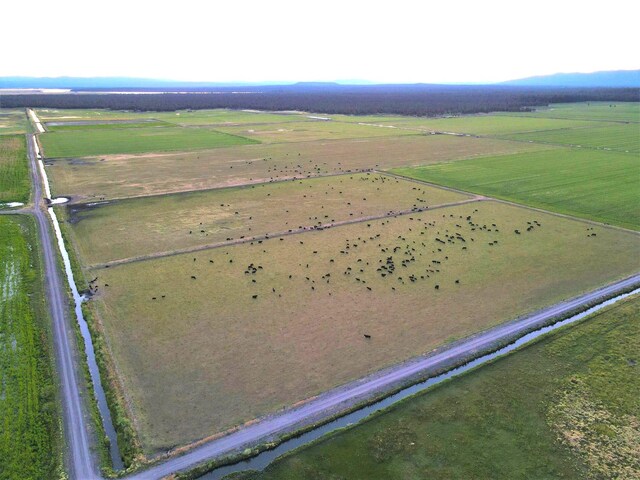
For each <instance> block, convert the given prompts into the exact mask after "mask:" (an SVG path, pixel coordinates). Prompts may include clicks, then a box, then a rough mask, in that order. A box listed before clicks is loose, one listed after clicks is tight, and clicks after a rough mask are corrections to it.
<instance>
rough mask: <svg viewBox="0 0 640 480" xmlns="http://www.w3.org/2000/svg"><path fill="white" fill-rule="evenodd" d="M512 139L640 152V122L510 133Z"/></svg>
mask: <svg viewBox="0 0 640 480" xmlns="http://www.w3.org/2000/svg"><path fill="white" fill-rule="evenodd" d="M508 138H512V139H514V140H535V141H536V142H543V143H550V144H557V145H561V144H562V145H572V146H573V145H579V146H582V147H590V148H597V149H604V150H616V151H619V152H626V153H635V154H638V153H640V124H637V123H630V124H628V125H624V124H623V125H607V126H597V127H592V128H584V129H571V130H550V131H544V132H533V133H520V134H517V135H510V136H509V137H508Z"/></svg>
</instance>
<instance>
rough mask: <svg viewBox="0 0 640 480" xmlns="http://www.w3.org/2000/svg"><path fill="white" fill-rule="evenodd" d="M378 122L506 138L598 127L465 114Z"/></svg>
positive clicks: (545, 119) (560, 121)
mask: <svg viewBox="0 0 640 480" xmlns="http://www.w3.org/2000/svg"><path fill="white" fill-rule="evenodd" d="M372 123H375V122H372ZM379 123H380V124H382V125H394V126H396V127H398V128H399V129H403V130H404V131H407V132H410V131H412V130H413V131H414V133H415V131H437V132H455V133H467V134H472V135H507V134H513V133H520V132H536V131H546V130H558V129H579V128H585V127H592V126H595V125H599V123H597V122H592V121H583V120H558V119H554V118H533V117H531V118H529V117H507V116H503V115H465V116H460V117H444V118H430V117H419V118H415V117H413V118H412V117H400V118H399V119H397V120H394V119H389V120H383V121H380V122H379ZM370 128H375V127H370ZM405 129H408V130H405Z"/></svg>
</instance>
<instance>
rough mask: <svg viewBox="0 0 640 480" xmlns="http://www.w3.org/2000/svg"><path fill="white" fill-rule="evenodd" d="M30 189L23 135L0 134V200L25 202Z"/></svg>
mask: <svg viewBox="0 0 640 480" xmlns="http://www.w3.org/2000/svg"><path fill="white" fill-rule="evenodd" d="M30 191H31V183H30V181H29V165H28V164H27V152H26V145H25V140H24V136H22V135H3V136H0V202H3V203H4V202H22V203H26V202H27V201H28V200H29V194H30Z"/></svg>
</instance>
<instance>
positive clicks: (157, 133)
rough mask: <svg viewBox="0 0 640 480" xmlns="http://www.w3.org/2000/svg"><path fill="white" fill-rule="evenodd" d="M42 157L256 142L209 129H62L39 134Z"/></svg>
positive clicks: (188, 148)
mask: <svg viewBox="0 0 640 480" xmlns="http://www.w3.org/2000/svg"><path fill="white" fill-rule="evenodd" d="M40 140H41V144H42V147H43V151H44V155H45V156H46V157H53V158H55V157H86V156H90V155H107V154H130V153H145V152H165V151H181V150H201V149H207V148H219V147H228V146H232V145H247V144H250V143H257V142H256V141H255V140H251V139H247V138H243V137H240V136H238V135H229V134H226V133H222V132H219V131H217V130H212V129H209V128H181V127H140V128H80V129H64V130H60V131H54V132H50V133H45V134H42V135H41V136H40Z"/></svg>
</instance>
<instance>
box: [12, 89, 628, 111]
mask: <svg viewBox="0 0 640 480" xmlns="http://www.w3.org/2000/svg"><path fill="white" fill-rule="evenodd" d="M129 91H140V92H144V91H145V89H137V90H133V89H132V90H129ZM180 92H182V93H178V92H177V91H175V90H174V91H166V92H164V93H157V94H153V93H147V94H144V95H131V94H129V95H122V94H110V93H99V91H96V90H94V91H90V92H89V91H83V92H82V93H80V92H74V93H70V94H46V95H43V94H26V95H0V106H1V107H4V108H11V107H50V108H111V109H114V110H143V111H171V110H184V109H204V108H233V109H255V110H272V111H275V110H302V111H309V112H322V113H329V114H330V113H343V114H383V113H385V114H392V113H394V114H403V115H416V116H432V115H445V114H463V113H481V112H492V111H524V110H529V109H530V108H531V107H535V106H541V105H548V104H550V103H564V102H582V101H606V102H616V101H639V100H640V89H637V88H560V87H546V88H545V87H538V88H536V87H513V86H463V85H456V86H452V85H337V84H296V85H287V86H260V87H234V88H231V87H225V88H216V89H209V90H197V91H196V90H191V91H190V90H188V89H180Z"/></svg>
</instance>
